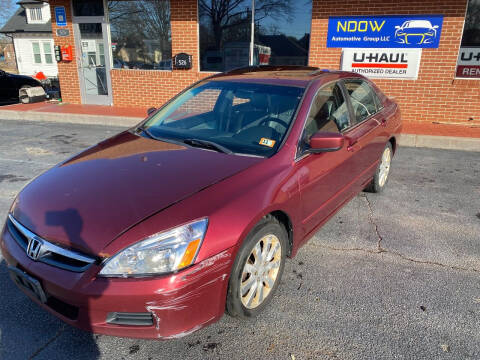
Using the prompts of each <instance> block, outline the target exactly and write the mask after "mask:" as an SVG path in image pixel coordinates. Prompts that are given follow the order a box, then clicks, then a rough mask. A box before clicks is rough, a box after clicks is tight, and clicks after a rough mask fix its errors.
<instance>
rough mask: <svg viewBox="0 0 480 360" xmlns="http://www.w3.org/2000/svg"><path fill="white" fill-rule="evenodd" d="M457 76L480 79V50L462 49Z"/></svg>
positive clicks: (459, 55)
mask: <svg viewBox="0 0 480 360" xmlns="http://www.w3.org/2000/svg"><path fill="white" fill-rule="evenodd" d="M456 75H457V78H469V79H480V48H467V47H462V48H460V51H459V53H458V61H457V74H456Z"/></svg>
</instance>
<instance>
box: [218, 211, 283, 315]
mask: <svg viewBox="0 0 480 360" xmlns="http://www.w3.org/2000/svg"><path fill="white" fill-rule="evenodd" d="M268 234H273V235H275V236H277V238H278V240H279V241H280V245H281V247H282V256H281V261H280V267H279V269H278V274H277V278H276V279H275V284H274V285H273V288H272V290H271V291H270V293H269V294H268V295H267V297H266V298H265V300H264V301H263V302H262V303H261V304H260V305H259V306H257V307H256V308H254V309H248V308H246V307H245V306H244V305H243V304H242V302H241V299H240V284H241V277H242V271H243V267H244V266H245V263H246V261H247V258H248V257H249V256H250V253H251V251H252V249H253V247H254V246H255V245H256V244H257V242H258V241H259V240H260V239H261V238H262V237H264V236H265V235H268ZM287 244H288V238H287V233H286V231H285V229H284V227H283V226H282V225H281V224H280V223H279V222H278V221H275V220H273V219H270V220H266V221H264V222H262V223H260V224H258V225H257V226H255V228H254V229H253V230H252V231H251V232H250V233H249V235H248V236H247V237H246V239H245V241H244V242H243V243H242V245H241V246H240V249H239V250H238V253H237V256H236V258H235V262H234V264H233V267H232V271H231V274H230V280H229V283H228V292H227V302H226V308H227V312H228V313H229V314H230V315H233V316H238V317H243V318H250V317H254V316H256V315H257V314H258V313H260V312H261V311H262V310H263V309H264V308H265V306H267V305H268V303H269V302H270V301H271V299H272V297H273V294H274V293H275V291H276V290H277V288H278V286H279V284H280V280H281V278H282V274H283V269H284V267H285V258H286V252H287Z"/></svg>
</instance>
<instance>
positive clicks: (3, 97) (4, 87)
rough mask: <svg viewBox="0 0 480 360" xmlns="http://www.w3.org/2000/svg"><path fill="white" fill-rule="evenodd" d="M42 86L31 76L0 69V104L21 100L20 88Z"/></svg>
mask: <svg viewBox="0 0 480 360" xmlns="http://www.w3.org/2000/svg"><path fill="white" fill-rule="evenodd" d="M35 86H42V84H40V82H39V81H38V80H35V79H34V78H32V77H30V76H24V75H16V74H9V73H7V72H5V71H3V70H1V69H0V105H6V104H15V103H18V102H19V96H18V95H19V90H20V89H22V88H28V87H35Z"/></svg>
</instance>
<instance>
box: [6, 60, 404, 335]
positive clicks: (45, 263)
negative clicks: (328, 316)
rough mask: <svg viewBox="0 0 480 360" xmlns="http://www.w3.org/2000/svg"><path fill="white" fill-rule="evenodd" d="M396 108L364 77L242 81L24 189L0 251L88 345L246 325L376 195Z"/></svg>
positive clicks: (251, 76) (189, 92)
mask: <svg viewBox="0 0 480 360" xmlns="http://www.w3.org/2000/svg"><path fill="white" fill-rule="evenodd" d="M400 129H401V118H400V112H399V109H398V106H397V105H396V104H395V102H393V101H392V100H391V99H389V98H388V97H387V96H385V95H384V94H383V93H382V92H381V91H380V90H379V89H378V88H377V86H376V85H375V84H373V83H372V82H370V81H369V80H368V79H366V78H364V77H362V76H361V75H358V74H355V73H349V72H341V71H327V70H319V69H317V68H313V67H293V66H292V67H290V66H283V67H273V66H261V67H248V68H243V69H236V70H232V71H230V72H226V73H222V74H217V75H214V76H211V77H209V78H207V79H204V80H202V81H199V82H197V83H195V84H193V85H192V86H191V87H189V88H187V89H186V90H184V91H183V92H181V93H180V94H179V95H177V96H176V97H174V98H173V99H172V100H170V101H169V102H167V103H166V104H164V105H163V106H162V107H160V108H159V109H153V108H152V109H150V110H149V111H148V116H147V118H146V119H145V120H144V121H142V122H141V123H140V124H139V125H138V126H135V127H133V128H131V129H128V130H126V131H123V132H121V133H120V134H118V135H116V136H114V137H112V138H110V139H107V140H105V141H102V142H100V143H99V144H96V145H95V146H92V147H90V148H88V149H86V150H85V151H83V152H81V153H79V154H78V155H75V156H73V157H72V158H70V159H68V160H66V161H64V162H62V163H60V164H58V165H56V166H55V167H53V168H52V169H50V170H48V171H47V172H45V173H44V174H42V175H40V176H38V177H37V178H36V179H34V180H33V181H32V182H31V183H30V184H28V185H27V186H26V187H25V188H24V189H23V190H22V191H21V192H20V193H19V194H18V196H17V197H16V199H15V200H14V202H13V204H12V206H11V208H10V210H9V214H8V218H7V221H6V225H5V227H4V229H3V231H2V233H1V241H0V247H1V250H2V253H3V256H4V259H5V261H6V263H7V266H8V269H9V274H10V276H11V278H12V279H13V281H14V282H15V283H16V284H17V285H18V287H19V288H20V289H21V290H22V291H23V292H25V293H26V294H27V295H28V296H29V297H30V298H31V299H32V300H33V301H35V302H36V303H38V304H39V305H40V306H42V307H43V308H45V309H46V310H47V311H49V312H51V313H52V314H54V315H56V316H58V317H59V318H61V319H62V320H63V321H65V322H67V323H69V324H71V325H74V326H77V327H79V328H82V329H85V330H89V331H93V332H95V333H102V334H109V335H116V336H127V337H139V338H160V339H169V338H176V337H181V336H185V335H187V334H190V333H191V332H193V331H195V330H198V329H200V328H202V327H204V326H206V325H208V324H211V323H213V322H215V321H217V320H218V319H220V318H221V316H222V315H223V314H224V312H225V311H226V312H227V313H228V314H230V315H232V316H236V317H243V318H248V317H252V316H255V315H257V314H258V313H259V312H260V311H262V309H264V308H265V306H266V305H267V304H268V303H269V301H270V300H271V299H272V296H273V295H274V293H275V290H276V289H277V287H278V286H279V283H280V279H281V277H282V272H283V270H284V265H285V260H286V258H287V257H289V258H292V257H294V256H295V255H296V253H297V252H298V250H299V248H300V247H301V246H302V245H303V244H305V242H306V241H307V240H308V239H309V238H311V237H312V236H313V234H315V232H316V231H317V230H318V229H319V227H320V226H322V224H324V223H325V222H326V221H327V220H328V219H329V218H330V217H331V216H333V215H334V214H335V213H336V212H337V211H338V210H339V209H340V208H341V207H342V206H343V205H345V204H346V203H348V201H349V200H350V199H352V198H353V197H354V196H356V195H357V194H358V193H359V192H361V191H362V190H364V189H366V190H368V191H372V192H381V191H383V189H384V188H385V186H386V184H387V181H388V176H389V172H390V165H391V160H392V156H393V155H394V153H395V151H396V147H397V146H396V144H397V135H398V134H399V132H400Z"/></svg>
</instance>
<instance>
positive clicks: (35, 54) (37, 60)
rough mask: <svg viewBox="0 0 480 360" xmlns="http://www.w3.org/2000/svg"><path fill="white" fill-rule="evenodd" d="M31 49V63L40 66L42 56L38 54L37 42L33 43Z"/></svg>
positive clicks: (38, 45) (38, 46)
mask: <svg viewBox="0 0 480 360" xmlns="http://www.w3.org/2000/svg"><path fill="white" fill-rule="evenodd" d="M32 48H33V62H34V63H35V64H41V63H42V55H41V54H40V44H39V43H38V42H33V43H32Z"/></svg>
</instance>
